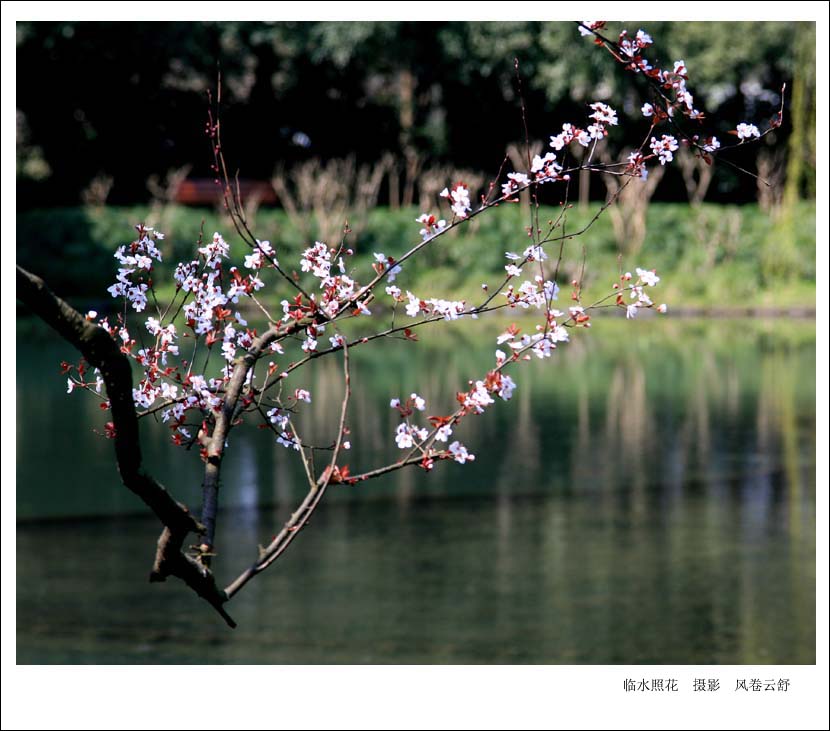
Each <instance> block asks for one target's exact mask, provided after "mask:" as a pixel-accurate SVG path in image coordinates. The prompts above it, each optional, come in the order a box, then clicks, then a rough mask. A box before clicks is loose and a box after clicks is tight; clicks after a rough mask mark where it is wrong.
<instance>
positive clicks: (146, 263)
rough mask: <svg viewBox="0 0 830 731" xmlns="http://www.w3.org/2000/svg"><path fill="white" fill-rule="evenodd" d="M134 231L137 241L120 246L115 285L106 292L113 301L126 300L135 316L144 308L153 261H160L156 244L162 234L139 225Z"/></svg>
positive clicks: (117, 251) (117, 254)
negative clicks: (135, 313)
mask: <svg viewBox="0 0 830 731" xmlns="http://www.w3.org/2000/svg"><path fill="white" fill-rule="evenodd" d="M135 228H136V230H137V231H138V238H137V239H136V240H135V241H133V242H132V243H131V244H130V245H129V246H119V247H118V249H117V250H116V252H115V258H116V259H118V263H119V264H120V265H121V266H120V267H119V268H118V276H117V277H116V281H115V284H113V285H112V286H111V287H108V288H107V291H108V292H109V293H110V294H111V295H112V296H113V297H125V298H126V300H127V301H128V302H129V303H130V305H131V306H132V308H133V309H134V310H135V311H136V312H142V311H143V310H144V308H145V307H146V306H147V290H148V289H149V282H150V281H151V280H150V276H149V275H150V272H151V271H152V269H153V259H155V260H156V261H161V251H159V249H158V248H157V247H156V243H155V242H156V241H160V240H162V239H163V238H164V234H162V233H159V232H158V231H154V230H153V229H152V228H148V227H145V226H142V225H140V224H139V225H137V226H136V227H135Z"/></svg>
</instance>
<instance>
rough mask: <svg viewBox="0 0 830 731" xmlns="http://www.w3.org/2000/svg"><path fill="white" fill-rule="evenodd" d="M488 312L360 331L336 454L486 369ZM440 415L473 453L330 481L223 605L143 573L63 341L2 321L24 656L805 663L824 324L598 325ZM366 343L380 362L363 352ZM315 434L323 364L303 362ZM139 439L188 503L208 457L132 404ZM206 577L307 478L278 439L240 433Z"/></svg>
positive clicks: (326, 366)
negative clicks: (317, 503) (299, 531)
mask: <svg viewBox="0 0 830 731" xmlns="http://www.w3.org/2000/svg"><path fill="white" fill-rule="evenodd" d="M498 330H499V326H498V325H495V324H488V323H481V324H480V326H479V328H478V331H476V332H473V333H472V334H470V335H465V334H464V333H465V332H467V331H466V330H464V331H458V332H456V333H454V334H453V335H452V337H445V338H442V337H438V336H435V337H427V338H426V340H425V341H424V342H422V343H419V344H417V345H415V346H413V344H411V343H405V342H393V343H382V344H379V346H378V348H377V349H375V350H373V349H372V347H374V346H367V347H366V348H364V349H362V352H361V351H360V350H356V351H355V352H354V360H355V363H354V398H353V404H354V406H353V412H352V418H351V420H350V425H351V428H352V442H353V444H354V448H353V450H352V451H351V453H350V454H349V462H350V465H351V466H352V468H353V470H356V469H363V468H368V467H372V466H374V465H375V464H377V463H378V461H379V460H381V459H386V460H392V459H394V458H395V457H396V453H397V450H396V448H395V445H394V439H393V437H394V430H395V426H396V424H397V418H396V416H395V413H394V412H392V410H391V409H389V407H388V404H389V399H390V398H391V397H393V396H401V395H403V396H405V395H407V394H408V393H410V392H411V391H413V390H418V392H419V393H421V394H422V395H424V396H425V397H426V398H427V399H428V401H429V403H430V409H429V413H442V412H449V411H450V410H451V408H452V399H453V397H454V394H455V392H456V391H457V390H459V389H463V388H464V387H465V384H466V382H467V380H468V379H469V378H471V377H477V376H478V375H480V374H481V373H483V372H484V370H486V368H488V367H489V366H490V364H491V362H492V354H493V350H494V343H493V337H492V336H493V334H494V333H496V332H498ZM579 335H580V337H578V338H577V339H575V341H574V342H572V343H570V344H568V345H567V346H565V347H562V348H560V350H558V351H557V353H556V354H555V357H554V358H553V359H551V361H549V362H545V363H540V362H535V361H534V362H532V363H528V364H523V365H522V366H521V367H520V368H519V369H518V370H517V371H516V373H515V375H514V377H515V379H516V381H517V382H518V384H519V386H518V388H517V390H516V392H515V395H514V398H513V400H512V401H511V402H509V403H502V402H500V403H498V404H497V405H496V406H494V407H492V408H491V410H490V411H488V412H487V413H486V414H484V415H483V416H480V417H475V418H470V419H468V420H467V422H465V424H464V425H463V426H462V427H461V428H460V430H459V432H458V434H457V436H458V438H460V439H461V440H462V441H464V442H465V443H466V444H467V446H468V447H469V449H470V450H471V451H472V452H474V453H475V454H476V457H477V458H476V461H475V462H474V463H472V464H468V465H465V466H460V465H457V464H454V463H453V464H441V465H438V466H437V468H436V469H435V470H434V472H433V473H432V474H428V475H427V474H424V473H423V472H421V471H420V470H417V469H413V470H411V471H401V472H398V473H395V474H393V475H390V476H387V477H386V478H383V479H380V480H377V481H373V482H370V483H365V484H363V485H360V486H356V487H340V486H334V487H332V488H331V490H330V492H329V493H328V494H327V496H326V500H325V503H324V505H323V506H322V507H321V508H320V509H319V510H318V511H317V513H315V515H314V518H313V521H312V524H311V525H310V526H309V527H308V529H307V530H306V531H304V533H303V535H302V536H300V537H299V538H298V540H297V541H296V542H295V544H294V545H292V547H291V548H290V549H289V551H288V552H287V553H286V554H285V556H284V557H283V558H282V559H281V560H280V561H279V562H278V563H277V564H276V565H275V566H274V567H272V568H271V569H270V570H269V571H268V572H267V573H265V574H263V575H262V576H260V577H259V578H257V579H256V580H255V581H254V582H252V583H251V584H249V585H248V586H247V587H246V588H245V589H244V590H243V591H242V592H241V593H240V594H239V595H238V596H237V597H235V598H234V600H233V601H232V602H231V603H230V604H229V605H228V608H229V611H230V613H231V614H232V615H233V616H234V618H235V619H236V620H237V621H238V622H239V625H240V626H239V628H238V629H237V630H235V631H231V630H229V629H227V628H226V627H225V626H224V624H223V623H222V622H221V621H220V620H219V619H218V618H215V617H214V616H213V615H212V612H211V610H209V608H207V607H206V606H205V605H203V604H202V603H201V602H200V600H198V599H197V598H195V596H193V595H192V594H191V593H190V591H189V590H188V589H186V588H185V587H183V586H182V585H181V584H179V583H178V582H176V581H170V582H168V583H166V584H162V585H150V584H148V583H147V576H148V573H149V569H150V565H151V563H152V558H153V551H154V545H155V540H156V538H157V536H158V532H159V527H158V524H157V522H156V521H155V520H154V519H153V518H152V517H148V516H146V515H145V511H144V509H143V506H142V505H141V504H140V503H138V501H137V499H136V498H135V497H134V496H133V495H132V494H131V493H129V492H128V491H126V490H125V489H124V488H123V487H121V486H120V483H119V482H118V477H117V474H116V472H115V468H114V462H113V456H112V451H111V447H112V445H111V443H110V442H108V441H106V440H105V439H103V438H101V437H99V436H98V435H96V434H95V433H94V432H93V431H92V430H91V426H93V425H94V426H97V427H98V428H99V429H100V428H101V424H102V422H103V421H104V419H103V414H102V413H101V412H100V410H99V409H98V407H97V405H96V404H95V403H94V402H93V401H92V399H88V398H85V396H86V395H85V394H73V395H72V396H67V395H66V394H65V390H66V389H65V378H61V377H60V375H59V373H58V368H57V363H58V362H59V361H60V360H61V359H64V358H66V359H70V358H73V357H74V354H73V353H72V351H71V349H69V348H68V347H67V346H65V345H63V344H62V343H60V342H59V341H57V340H56V339H55V338H52V337H44V336H43V335H40V334H37V333H34V334H33V333H32V331H31V329H30V328H20V329H19V330H18V353H17V358H18V362H17V369H18V372H17V394H16V395H17V416H18V418H17V509H18V521H19V522H18V529H17V658H18V662H21V663H157V662H173V663H192V662H193V663H195V662H199V663H369V662H372V663H673V664H683V663H813V662H815V487H816V485H815V416H816V404H815V375H816V372H815V356H816V354H815V325H814V323H813V322H811V321H809V322H802V323H791V322H786V323H782V322H779V321H772V322H753V321H749V320H744V321H716V322H709V323H706V322H698V321H671V320H659V321H658V320H651V321H648V322H646V321H643V322H639V321H637V322H633V323H620V322H618V321H611V320H609V319H603V320H601V321H598V322H597V324H596V326H595V327H594V329H593V330H592V331H591V332H588V333H579ZM377 356H382V357H380V358H379V357H377ZM296 385H297V386H305V387H308V388H310V389H311V390H312V393H313V394H314V401H313V403H312V405H311V406H310V407H308V409H307V410H306V412H305V413H304V414H302V415H301V416H300V417H299V419H298V423H300V424H302V426H303V430H304V435H305V434H307V435H308V437H307V438H313V439H317V440H320V441H321V442H322V443H325V442H326V441H329V440H330V439H331V438H332V435H331V433H330V432H331V430H332V428H333V420H334V418H335V417H334V415H333V412H334V411H336V410H337V408H338V404H339V394H340V389H341V388H342V385H341V383H340V377H339V364H338V363H337V362H335V361H333V360H332V361H331V362H330V363H327V362H325V361H324V362H323V363H322V366H321V367H320V368H319V369H318V370H317V371H316V372H309V373H308V374H307V375H304V376H302V377H298V380H297V381H296ZM146 427H147V428H146V430H145V437H146V439H145V451H146V453H147V454H146V459H147V462H148V465H149V467H150V469H151V470H152V471H153V473H154V474H155V475H156V476H157V477H158V478H159V479H160V480H161V481H162V482H164V483H165V484H166V485H167V486H168V487H169V488H170V489H171V490H172V491H173V492H174V493H175V494H176V495H177V496H178V497H179V498H180V499H182V500H184V501H185V502H187V503H189V504H191V505H193V506H194V507H197V506H198V503H199V483H200V462H199V460H198V456H197V455H195V454H185V455H182V454H181V453H180V451H179V450H177V449H175V448H173V447H172V446H170V445H169V444H168V443H167V436H166V434H165V433H164V430H163V429H159V428H156V427H155V425H153V424H147V425H146ZM224 470H225V473H224V474H225V478H224V482H223V486H222V500H223V505H225V506H227V510H226V511H225V512H223V513H222V514H221V515H220V522H219V533H218V545H219V550H220V555H219V557H218V559H217V561H218V566H217V573H218V576H219V579H220V581H221V582H222V583H226V582H227V581H229V580H230V579H232V578H233V577H234V576H235V574H236V573H237V572H238V571H239V570H241V568H243V567H244V566H245V565H247V563H249V562H250V561H251V560H252V558H253V557H254V553H255V550H256V544H257V543H259V542H264V541H266V540H268V538H269V536H270V535H272V534H273V533H275V532H276V531H277V530H278V529H279V527H280V526H281V525H282V523H283V522H284V521H285V520H286V518H287V516H288V515H289V514H290V512H291V511H292V509H293V507H294V504H295V502H296V501H297V500H298V499H299V498H301V496H302V493H303V482H302V479H303V478H302V471H301V468H300V467H299V465H298V464H297V463H296V458H295V456H294V455H293V453H291V452H289V451H287V450H285V449H283V448H282V447H279V446H277V445H275V444H274V443H273V441H272V439H271V438H270V437H269V436H268V435H267V433H265V432H261V431H258V430H255V429H251V430H249V431H248V432H247V433H246V432H245V430H241V429H240V430H238V431H236V432H234V433H232V435H231V442H230V446H229V451H228V457H227V458H226V461H225V466H224Z"/></svg>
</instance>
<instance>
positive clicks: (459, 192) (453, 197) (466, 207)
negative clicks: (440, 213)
mask: <svg viewBox="0 0 830 731" xmlns="http://www.w3.org/2000/svg"><path fill="white" fill-rule="evenodd" d="M439 195H440V196H441V197H442V198H446V199H447V200H448V201H449V202H450V208H452V212H453V214H455V216H456V218H467V216H468V215H469V213H470V211H471V210H472V208H471V207H470V189H469V188H468V187H467V186H466V185H465V184H464V183H461V182H459V183H456V184H455V185H454V186H453V187H452V188H444V190H442V191H441V192H440V193H439Z"/></svg>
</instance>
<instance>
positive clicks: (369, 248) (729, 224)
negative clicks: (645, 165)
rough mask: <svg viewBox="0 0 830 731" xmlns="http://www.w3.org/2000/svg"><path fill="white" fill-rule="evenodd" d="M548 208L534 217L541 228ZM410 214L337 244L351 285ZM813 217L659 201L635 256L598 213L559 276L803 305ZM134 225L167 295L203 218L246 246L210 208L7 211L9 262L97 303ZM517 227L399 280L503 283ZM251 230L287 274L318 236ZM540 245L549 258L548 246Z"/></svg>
mask: <svg viewBox="0 0 830 731" xmlns="http://www.w3.org/2000/svg"><path fill="white" fill-rule="evenodd" d="M596 208H597V204H593V205H592V206H591V207H590V209H588V210H585V211H580V210H578V209H576V208H575V209H573V210H572V211H570V212H569V213H568V219H567V231H569V232H570V231H577V230H579V229H581V228H582V227H584V226H585V225H586V224H587V223H588V221H589V220H590V219H591V217H592V216H593V214H594V212H595V210H596ZM557 212H558V211H557V209H553V208H551V209H543V210H542V211H541V212H540V221H542V222H544V221H547V220H548V219H551V218H554V217H555V216H556V215H557ZM418 214H419V211H417V210H415V209H411V210H389V209H376V210H374V211H371V212H370V213H369V214H368V215H367V216H366V217H365V219H364V220H362V221H360V222H358V224H357V225H355V233H354V234H352V235H351V236H350V237H349V239H348V241H349V243H350V245H351V246H352V247H353V248H354V249H355V251H356V252H357V256H356V260H355V262H354V264H355V266H356V272H357V277H358V279H363V280H364V281H365V279H367V278H368V276H367V274H366V272H368V269H369V266H370V263H371V261H372V260H373V257H372V254H373V252H378V251H382V252H384V253H385V254H387V255H388V256H398V255H400V254H402V253H403V252H405V251H406V250H407V249H408V248H409V247H411V246H412V244H414V243H416V242H417V241H418V240H419V236H418V229H419V225H418V224H417V223H415V221H414V219H415V217H416V216H417V215H418ZM815 220H816V218H815V203H813V202H802V203H800V204H799V205H798V209H797V211H795V214H794V215H792V216H790V217H789V223H788V224H787V228H786V229H785V228H783V227H782V224H781V223H780V222H777V221H776V220H774V219H773V218H772V217H770V216H769V215H767V214H766V213H764V212H762V211H761V210H759V208H758V207H757V206H754V205H752V206H724V205H715V204H704V205H702V206H700V207H699V208H697V209H693V208H691V207H689V206H688V205H685V204H670V203H664V204H659V203H658V204H654V205H652V206H651V207H650V209H649V212H648V218H647V234H646V237H645V241H644V242H643V243H642V245H641V246H639V247H636V249H635V247H632V246H630V245H629V244H628V242H624V243H623V245H622V246H621V245H620V243H618V240H617V238H616V237H615V232H614V226H613V225H612V221H611V218H610V217H609V216H608V215H604V216H602V217H601V218H600V219H599V220H598V221H597V222H596V223H595V224H594V225H593V226H592V227H591V228H590V230H589V231H588V232H587V233H586V234H585V235H584V236H581V237H578V238H577V239H574V240H572V241H568V242H566V246H565V250H564V258H563V266H562V271H561V275H560V279H561V280H562V281H568V280H569V279H571V278H573V277H574V276H576V275H577V274H578V272H579V271H580V269H581V266H582V257H583V248H584V253H585V257H586V264H585V276H584V283H585V287H586V288H587V289H588V290H589V292H588V296H589V297H590V296H591V295H593V294H599V293H602V292H604V291H605V290H606V287H607V285H608V284H610V283H611V282H612V281H613V280H614V277H615V274H616V272H617V271H618V268H619V267H620V266H622V267H623V268H624V269H633V268H634V267H635V266H644V267H648V268H656V269H657V271H658V273H659V274H660V276H661V277H662V282H661V285H662V287H661V289H662V293H661V295H660V299H661V301H663V300H665V301H667V302H669V303H670V304H671V305H672V306H673V307H674V308H683V307H689V308H696V307H718V308H726V309H728V308H764V307H771V308H778V307H783V308H786V307H802V308H809V307H814V306H815V296H816V291H815V277H816V256H815V254H816V251H815V250H816V228H815ZM139 221H143V222H145V223H146V224H148V225H151V226H156V227H157V228H159V229H160V230H162V231H164V232H165V234H166V239H165V241H164V254H165V262H166V264H165V266H164V267H161V268H160V270H159V271H158V273H157V282H158V283H160V284H161V283H163V285H162V287H167V288H168V290H167V291H168V293H169V292H172V290H171V289H170V288H169V285H168V284H167V282H169V281H170V278H169V272H170V268H169V263H170V262H173V263H175V262H176V261H179V260H183V259H189V258H190V257H191V255H192V252H193V251H194V243H195V241H196V239H197V237H198V234H199V230H200V228H201V227H202V224H203V222H204V231H205V233H206V234H207V235H211V234H212V233H213V232H214V231H216V230H218V231H221V232H222V233H223V235H225V237H226V238H227V239H228V241H229V242H231V244H232V251H233V253H234V255H235V256H237V257H239V259H238V260H240V261H241V256H242V254H243V253H245V250H246V249H245V246H244V244H242V243H241V242H240V241H239V240H238V237H237V236H236V235H235V234H233V227H232V226H231V224H230V222H229V221H228V220H227V219H226V218H225V217H224V216H222V215H221V214H218V213H217V212H216V211H214V210H209V209H194V208H185V207H180V206H168V207H165V208H158V209H151V208H150V207H147V206H145V207H130V208H124V207H120V208H119V207H106V208H80V207H79V208H63V209H45V210H36V211H28V212H25V213H22V214H20V215H18V217H17V261H18V263H20V264H21V265H23V266H26V267H28V268H31V269H32V270H33V271H36V272H38V273H40V274H41V275H43V276H44V277H45V278H46V279H47V280H48V281H49V282H50V283H51V284H52V286H53V287H54V288H55V289H56V290H57V291H59V292H62V293H64V294H66V295H68V296H74V297H78V298H82V299H87V300H90V301H92V302H95V301H96V300H101V302H102V303H103V302H105V301H106V297H107V295H106V287H107V286H108V285H109V284H111V283H112V281H114V273H115V271H116V262H115V261H114V260H113V258H112V253H113V251H114V250H115V248H116V247H117V246H118V245H120V244H124V243H127V242H129V241H130V240H131V234H132V225H133V224H135V223H137V222H139ZM528 222H529V219H528V214H527V210H526V209H522V208H521V207H520V206H501V207H500V208H498V209H495V210H493V211H491V212H489V214H485V215H483V216H480V217H478V218H477V219H474V220H473V221H471V222H470V223H469V224H466V225H464V226H462V227H460V228H459V229H458V230H455V231H452V232H450V233H449V234H448V235H447V236H445V237H442V238H441V239H439V240H437V241H436V242H435V243H434V244H431V245H430V246H429V247H428V248H427V249H426V250H425V251H424V252H423V256H419V257H418V258H417V260H414V261H412V262H410V263H409V264H408V265H407V266H406V267H405V270H404V273H403V274H402V275H401V277H400V279H399V284H400V286H401V287H402V288H404V289H410V290H412V291H413V292H415V293H417V294H418V295H420V296H422V297H429V296H441V297H445V298H450V297H451V298H468V299H470V298H475V297H476V296H478V294H479V293H480V291H481V290H480V286H481V283H482V282H489V283H491V284H493V283H495V282H496V281H498V280H499V278H500V277H501V276H502V275H503V266H504V264H505V263H506V260H505V258H504V252H505V251H517V252H521V251H522V249H523V248H524V247H525V246H526V245H527V235H526V233H525V227H526V226H527V225H528ZM251 224H252V228H253V230H254V231H255V232H256V234H257V236H258V237H259V238H260V239H268V240H270V241H271V242H272V243H274V244H275V245H276V246H277V251H278V257H279V259H280V261H281V262H282V263H283V265H284V266H286V268H291V267H292V266H293V267H297V261H298V256H299V253H300V252H301V251H302V249H303V248H305V246H307V245H309V243H313V239H314V238H315V237H316V236H317V235H318V230H317V229H316V226H315V223H314V221H313V219H312V221H311V223H310V225H309V226H308V228H307V230H300V228H298V227H297V226H296V225H294V224H293V223H292V220H291V219H290V217H289V216H288V215H287V214H286V213H285V212H284V211H282V210H276V209H261V210H259V211H258V212H257V214H256V216H255V217H254V218H253V220H252V221H251ZM549 249H550V251H549V253H550V254H551V255H552V256H554V257H555V254H556V253H557V251H556V249H554V248H553V246H552V245H549ZM620 256H621V257H622V260H621V264H620V263H619V258H620ZM164 292H165V290H164V288H162V289H161V293H162V295H163V294H164ZM283 294H284V293H282V292H280V293H279V296H277V297H276V299H277V300H278V299H281V298H282V296H283Z"/></svg>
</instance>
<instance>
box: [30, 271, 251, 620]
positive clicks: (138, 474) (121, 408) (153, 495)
mask: <svg viewBox="0 0 830 731" xmlns="http://www.w3.org/2000/svg"><path fill="white" fill-rule="evenodd" d="M17 298H18V299H19V300H20V301H21V302H23V303H24V304H25V305H27V306H28V307H29V308H30V309H31V310H32V312H34V313H35V314H36V315H37V316H38V317H40V318H41V319H42V320H43V321H44V322H46V323H47V324H48V325H50V326H51V327H52V328H54V329H55V330H56V331H57V332H58V334H59V335H61V337H63V338H64V340H66V341H67V342H69V343H71V344H72V345H73V346H75V347H76V348H77V349H78V350H79V351H80V352H81V353H82V355H83V356H84V358H85V359H86V360H87V361H88V362H89V363H90V365H92V366H93V367H95V368H98V370H100V371H101V377H102V378H103V379H104V384H105V385H106V389H107V396H108V397H109V401H110V408H111V410H112V423H113V427H114V438H113V441H114V446H115V458H116V461H117V464H118V472H119V475H120V476H121V481H122V482H123V483H124V486H125V487H126V488H127V489H128V490H130V491H132V492H134V493H135V494H136V495H137V496H138V497H139V498H141V500H143V501H144V503H145V504H146V505H147V506H148V507H149V508H150V509H151V510H152V511H153V512H154V513H155V514H156V517H158V519H159V520H160V521H161V522H162V523H163V524H164V526H165V528H164V532H163V533H162V535H161V537H160V538H159V543H158V548H157V551H156V560H155V564H154V566H153V571H152V572H151V574H150V580H151V581H164V580H165V578H166V577H167V576H178V577H179V578H180V579H181V580H182V581H184V582H185V583H186V584H187V585H188V586H189V587H190V588H191V589H193V590H194V591H195V592H196V593H197V594H198V595H199V596H201V597H202V598H203V599H205V600H206V601H207V602H208V603H209V604H210V605H211V606H213V607H214V609H216V610H217V611H218V612H219V614H220V615H222V618H223V619H224V620H225V622H227V623H228V624H229V625H230V626H231V627H235V626H236V624H235V622H234V621H233V619H231V618H230V616H228V614H227V613H226V612H225V611H224V610H223V609H222V605H223V604H224V603H225V602H226V601H227V600H228V597H227V595H226V594H225V593H224V592H222V591H221V590H220V589H219V588H218V587H217V586H216V583H215V581H214V579H213V575H212V574H211V573H210V571H208V570H206V569H205V568H203V567H199V566H198V564H197V563H196V562H195V561H194V560H193V559H191V558H190V557H189V556H186V555H184V554H183V553H182V552H181V547H182V543H183V541H184V538H185V536H187V534H188V533H190V532H193V533H204V531H205V527H204V526H203V525H202V524H201V523H200V522H199V521H198V520H196V518H194V517H193V516H192V515H191V514H190V512H189V511H188V509H187V507H186V506H185V505H183V504H182V503H180V502H178V501H177V500H175V499H174V498H173V496H172V495H170V493H169V492H168V491H167V489H166V488H165V487H164V486H163V485H162V484H161V483H159V482H158V481H157V480H156V479H155V478H153V477H152V476H151V475H150V474H148V473H147V472H145V470H144V467H143V465H142V458H141V442H140V438H139V432H138V417H137V415H136V411H135V403H134V402H133V393H132V386H133V379H132V371H131V369H130V363H129V361H128V360H127V357H126V356H125V355H124V354H123V353H122V352H121V351H120V349H119V347H118V344H117V343H116V342H115V340H113V339H112V338H111V337H110V335H109V334H108V333H107V331H106V330H104V329H103V328H101V327H99V326H98V325H95V324H93V323H91V322H89V321H88V320H87V319H86V318H85V317H84V316H83V315H81V313H80V312H78V311H77V310H76V309H75V308H74V307H72V306H71V305H69V304H68V303H67V302H65V301H64V300H62V299H61V298H60V297H58V296H56V295H55V294H54V293H53V292H52V291H51V290H50V289H49V288H48V287H47V286H46V284H45V283H44V281H43V280H42V279H41V278H40V277H37V276H35V275H34V274H31V273H30V272H28V271H26V270H25V269H22V268H21V267H19V266H18V267H17Z"/></svg>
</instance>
